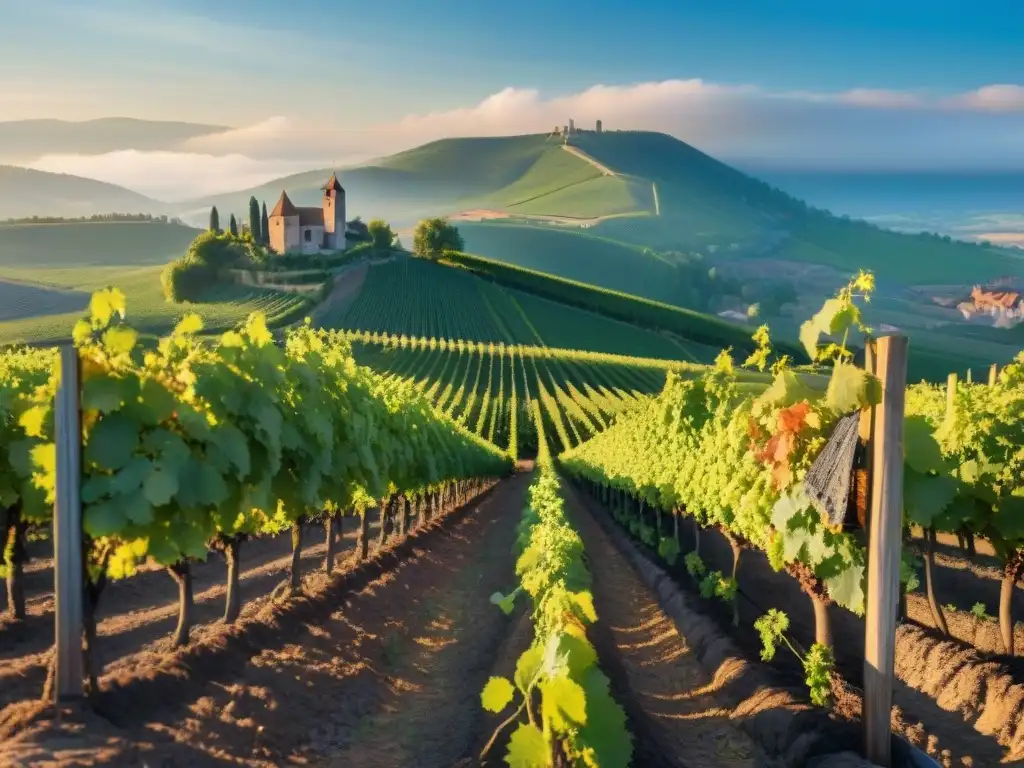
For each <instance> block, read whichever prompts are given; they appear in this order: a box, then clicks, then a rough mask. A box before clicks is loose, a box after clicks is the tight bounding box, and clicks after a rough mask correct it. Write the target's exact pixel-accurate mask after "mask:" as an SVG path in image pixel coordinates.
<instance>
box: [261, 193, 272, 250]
mask: <svg viewBox="0 0 1024 768" xmlns="http://www.w3.org/2000/svg"><path fill="white" fill-rule="evenodd" d="M260 242H261V243H263V244H264V245H270V220H269V219H268V218H267V201H266V200H264V201H263V220H262V222H261V223H260Z"/></svg>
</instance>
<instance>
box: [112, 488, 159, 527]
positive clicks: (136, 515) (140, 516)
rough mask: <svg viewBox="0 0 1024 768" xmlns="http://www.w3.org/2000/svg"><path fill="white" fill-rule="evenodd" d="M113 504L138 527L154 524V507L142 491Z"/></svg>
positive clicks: (117, 500) (123, 497) (120, 498)
mask: <svg viewBox="0 0 1024 768" xmlns="http://www.w3.org/2000/svg"><path fill="white" fill-rule="evenodd" d="M112 503H114V504H117V505H118V506H119V507H120V508H121V510H122V511H123V513H124V516H125V517H126V518H128V519H129V520H131V521H132V522H133V523H135V524H136V525H149V524H150V523H151V522H153V505H152V504H150V502H149V499H147V498H146V496H145V494H144V493H142V491H135V492H134V493H131V494H129V495H128V496H122V497H119V498H117V499H114V500H113V501H112Z"/></svg>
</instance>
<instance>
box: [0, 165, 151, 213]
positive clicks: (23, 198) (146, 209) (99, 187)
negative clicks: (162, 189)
mask: <svg viewBox="0 0 1024 768" xmlns="http://www.w3.org/2000/svg"><path fill="white" fill-rule="evenodd" d="M168 207H169V206H168V205H167V204H166V203H162V202H159V201H157V200H153V199H152V198H149V197H146V196H145V195H140V194H139V193H138V192H132V191H131V190H130V189H125V188H124V187H119V186H117V185H116V184H108V183H107V182H104V181H96V180H95V179H87V178H84V177H82V176H72V175H70V174H65V173H49V172H47V171H35V170H31V169H29V168H17V167H15V166H11V165H0V221H2V220H3V219H18V218H24V217H29V216H65V217H76V216H91V215H93V214H97V213H153V214H157V213H162V212H164V211H166V210H167V209H168Z"/></svg>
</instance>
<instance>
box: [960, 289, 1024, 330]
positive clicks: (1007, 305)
mask: <svg viewBox="0 0 1024 768" xmlns="http://www.w3.org/2000/svg"><path fill="white" fill-rule="evenodd" d="M957 309H959V310H960V313H961V314H962V315H963V316H964V318H965V319H967V320H971V319H973V318H974V317H976V316H985V315H987V316H990V317H992V318H994V324H995V325H996V326H1000V327H1012V326H1014V325H1016V324H1017V323H1019V322H1021V320H1024V298H1022V297H1021V294H1020V292H1019V291H1014V290H1007V291H1002V290H998V289H985V288H982V287H981V286H979V285H976V286H974V288H973V290H972V291H971V297H970V299H968V300H967V301H964V302H961V303H960V304H959V305H958V306H957Z"/></svg>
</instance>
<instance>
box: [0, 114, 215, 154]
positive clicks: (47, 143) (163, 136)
mask: <svg viewBox="0 0 1024 768" xmlns="http://www.w3.org/2000/svg"><path fill="white" fill-rule="evenodd" d="M225 130H229V129H228V128H227V127H226V126H222V125H206V124H202V123H185V122H177V121H163V120H138V119H135V118H131V117H104V118H99V119H96V120H83V121H79V122H72V121H68V120H51V119H44V120H9V121H2V122H0V163H12V164H18V163H19V162H28V161H30V160H32V159H34V158H37V157H40V156H42V155H48V154H65V153H69V154H83V155H98V154H103V153H105V152H115V151H117V150H123V149H137V150H150V151H155V150H174V149H178V148H179V147H180V146H181V145H182V144H183V143H184V142H185V141H187V140H188V139H192V138H196V137H197V136H205V135H207V134H211V133H219V132H221V131H225Z"/></svg>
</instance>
